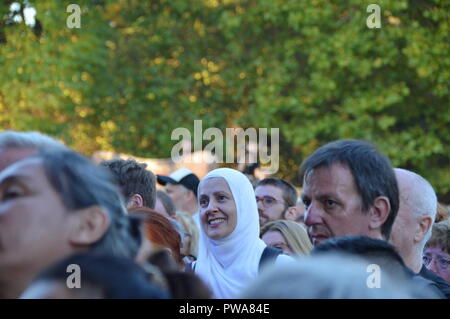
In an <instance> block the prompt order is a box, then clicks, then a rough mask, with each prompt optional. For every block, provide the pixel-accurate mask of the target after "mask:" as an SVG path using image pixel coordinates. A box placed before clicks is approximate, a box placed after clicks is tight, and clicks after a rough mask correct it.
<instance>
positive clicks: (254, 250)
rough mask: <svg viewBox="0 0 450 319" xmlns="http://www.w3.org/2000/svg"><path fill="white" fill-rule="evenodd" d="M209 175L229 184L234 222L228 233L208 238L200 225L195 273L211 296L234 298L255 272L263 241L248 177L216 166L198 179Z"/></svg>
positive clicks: (252, 277) (256, 273) (253, 193)
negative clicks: (232, 201) (235, 219)
mask: <svg viewBox="0 0 450 319" xmlns="http://www.w3.org/2000/svg"><path fill="white" fill-rule="evenodd" d="M213 177H222V178H224V179H225V181H226V182H227V184H228V186H229V187H230V190H231V193H232V195H233V198H234V202H235V204H236V212H237V222H236V227H235V229H234V230H233V231H232V232H231V234H229V235H228V236H226V237H224V238H222V239H219V240H213V239H211V238H209V237H208V236H207V235H206V233H205V230H204V228H203V224H202V225H201V227H200V241H199V253H198V259H197V264H196V266H195V272H196V274H197V275H199V276H200V277H201V278H202V279H203V280H204V281H205V282H206V284H207V285H208V286H209V287H210V288H211V289H212V291H213V295H214V298H237V297H238V295H239V294H240V293H241V291H242V290H243V289H244V288H246V287H247V286H248V285H249V284H250V282H252V281H253V279H255V277H256V276H257V275H258V266H259V261H260V259H261V255H262V253H263V250H264V248H265V247H266V244H265V243H264V242H263V241H262V240H261V239H260V238H259V218H258V209H257V205H256V200H255V192H254V191H253V187H252V185H251V183H250V181H249V180H248V178H247V177H246V176H245V175H244V174H242V173H241V172H239V171H237V170H234V169H230V168H219V169H215V170H213V171H211V172H209V173H208V174H207V175H206V176H205V177H204V178H203V180H202V182H203V181H204V180H206V179H208V178H213ZM201 184H202V183H200V185H201Z"/></svg>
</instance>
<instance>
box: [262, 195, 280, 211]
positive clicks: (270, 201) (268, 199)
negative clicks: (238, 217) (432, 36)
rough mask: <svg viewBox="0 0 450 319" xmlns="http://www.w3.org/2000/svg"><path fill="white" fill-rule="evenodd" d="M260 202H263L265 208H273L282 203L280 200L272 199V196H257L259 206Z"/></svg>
mask: <svg viewBox="0 0 450 319" xmlns="http://www.w3.org/2000/svg"><path fill="white" fill-rule="evenodd" d="M260 201H262V204H263V206H264V207H265V208H269V207H272V206H273V205H275V204H276V203H281V201H280V202H279V201H278V200H276V199H275V198H273V197H270V196H264V197H258V196H256V204H258V203H259V202H260Z"/></svg>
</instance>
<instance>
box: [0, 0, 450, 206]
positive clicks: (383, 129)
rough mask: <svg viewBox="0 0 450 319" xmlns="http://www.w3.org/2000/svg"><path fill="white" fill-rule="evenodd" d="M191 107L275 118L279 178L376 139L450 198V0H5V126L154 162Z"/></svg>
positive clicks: (210, 114)
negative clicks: (377, 14) (325, 152)
mask: <svg viewBox="0 0 450 319" xmlns="http://www.w3.org/2000/svg"><path fill="white" fill-rule="evenodd" d="M71 3H73V4H77V5H79V7H80V8H81V20H80V22H81V25H80V28H69V27H68V26H67V20H68V18H69V17H70V15H71V14H72V12H67V6H68V5H69V4H71ZM371 3H375V4H378V5H379V7H380V8H381V28H379V29H370V28H368V27H367V25H366V21H367V18H368V17H369V16H370V15H371V12H367V6H368V5H369V4H371ZM194 120H202V121H203V128H204V129H206V128H208V127H217V128H219V129H221V130H222V131H223V132H225V128H232V127H242V128H249V127H254V128H269V130H270V128H279V129H280V170H279V172H278V174H277V176H278V177H281V178H285V179H287V180H289V181H291V182H293V183H294V184H295V185H297V186H298V185H300V181H299V179H298V167H299V164H300V163H301V162H302V161H303V159H304V158H305V157H306V156H308V155H309V154H311V153H312V152H313V151H314V150H315V149H316V148H317V147H319V146H320V145H323V144H325V143H327V142H330V141H333V140H336V139H341V138H356V139H364V140H368V141H371V142H373V143H375V144H376V145H377V146H378V148H379V149H380V150H381V151H382V152H383V153H385V154H386V155H387V156H389V157H390V159H391V160H392V162H393V165H395V166H397V167H403V168H407V169H410V170H413V171H416V172H417V173H419V174H421V175H422V176H424V177H425V178H427V179H428V180H430V182H431V183H432V184H433V186H434V187H435V188H436V190H437V192H438V196H439V200H440V201H441V202H444V203H447V204H449V203H450V146H449V145H450V0H397V1H381V0H370V1H361V0H360V1H353V0H349V1H327V0H309V1H303V0H295V1H294V0H283V1H282V0H248V1H246V0H242V1H238V0H167V1H164V0H159V1H156V0H155V1H150V0H139V1H138V0H92V1H76V0H71V1H59V0H36V1H31V0H29V1H26V0H23V1H10V0H1V2H0V129H15V130H38V131H41V132H44V133H47V134H50V135H53V136H55V137H57V138H58V139H60V140H61V141H64V142H65V143H66V144H68V145H69V146H71V147H72V148H74V149H75V150H77V151H79V152H81V153H83V154H85V155H88V156H92V155H94V154H98V153H96V152H98V151H102V152H107V153H108V152H109V153H108V154H116V155H117V154H127V156H128V155H132V156H136V157H139V158H146V159H149V160H153V161H156V162H155V163H156V164H155V165H156V166H154V167H156V172H157V173H160V172H161V171H157V170H158V167H164V168H161V170H163V171H164V170H167V171H170V170H171V168H172V167H171V166H170V164H168V162H167V161H168V159H169V158H170V156H171V149H172V147H173V146H174V144H176V142H177V141H172V140H171V133H172V131H173V130H174V129H175V128H178V127H186V128H188V129H189V130H190V131H191V132H192V134H193V125H194ZM224 135H225V133H224ZM207 143H208V141H205V142H204V145H205V144H207ZM150 168H151V169H152V167H150ZM152 170H155V169H154V168H153V169H152Z"/></svg>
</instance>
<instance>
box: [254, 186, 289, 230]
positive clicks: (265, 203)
mask: <svg viewBox="0 0 450 319" xmlns="http://www.w3.org/2000/svg"><path fill="white" fill-rule="evenodd" d="M255 195H256V202H257V204H258V213H259V225H260V226H263V225H264V224H266V223H268V222H270V221H274V220H279V219H283V218H284V213H285V212H286V208H287V207H286V206H287V205H286V203H285V201H284V200H283V191H282V190H281V189H280V188H278V187H275V186H273V185H261V186H258V187H256V189H255Z"/></svg>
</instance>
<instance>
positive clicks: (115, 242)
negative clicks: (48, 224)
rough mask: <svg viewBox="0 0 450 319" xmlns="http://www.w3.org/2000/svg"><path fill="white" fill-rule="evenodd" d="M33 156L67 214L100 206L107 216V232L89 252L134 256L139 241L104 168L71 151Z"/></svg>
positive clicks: (117, 192) (112, 181) (116, 189)
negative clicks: (108, 221)
mask: <svg viewBox="0 0 450 319" xmlns="http://www.w3.org/2000/svg"><path fill="white" fill-rule="evenodd" d="M34 157H36V158H38V159H41V160H42V166H43V168H44V173H45V175H46V177H47V179H48V180H49V182H50V185H51V186H52V187H53V189H54V190H55V191H56V192H57V193H58V194H59V195H60V196H61V199H62V202H63V204H64V206H65V207H66V208H67V209H68V210H69V211H77V210H80V209H84V208H88V207H91V206H100V207H102V208H103V209H104V210H105V212H106V213H107V214H108V217H109V219H110V225H109V227H108V230H107V231H106V233H105V234H104V235H103V237H102V238H101V239H100V240H99V241H97V242H96V243H94V244H93V247H92V249H91V251H92V252H95V253H100V254H111V255H114V256H120V257H129V258H134V257H135V256H136V254H137V252H138V249H139V242H138V239H139V238H136V237H135V236H134V234H133V232H132V230H133V227H132V225H131V223H130V220H129V217H128V214H127V211H126V210H125V207H124V203H123V198H122V195H121V194H120V190H119V189H118V187H117V185H116V184H115V182H114V180H113V178H112V176H111V174H110V173H109V172H108V171H107V170H106V169H105V168H103V167H98V166H96V165H94V163H92V162H91V161H90V160H89V159H87V158H86V157H84V156H82V155H80V154H78V153H76V152H73V151H71V150H60V151H55V150H52V151H42V152H40V153H38V154H37V155H35V156H34Z"/></svg>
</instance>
